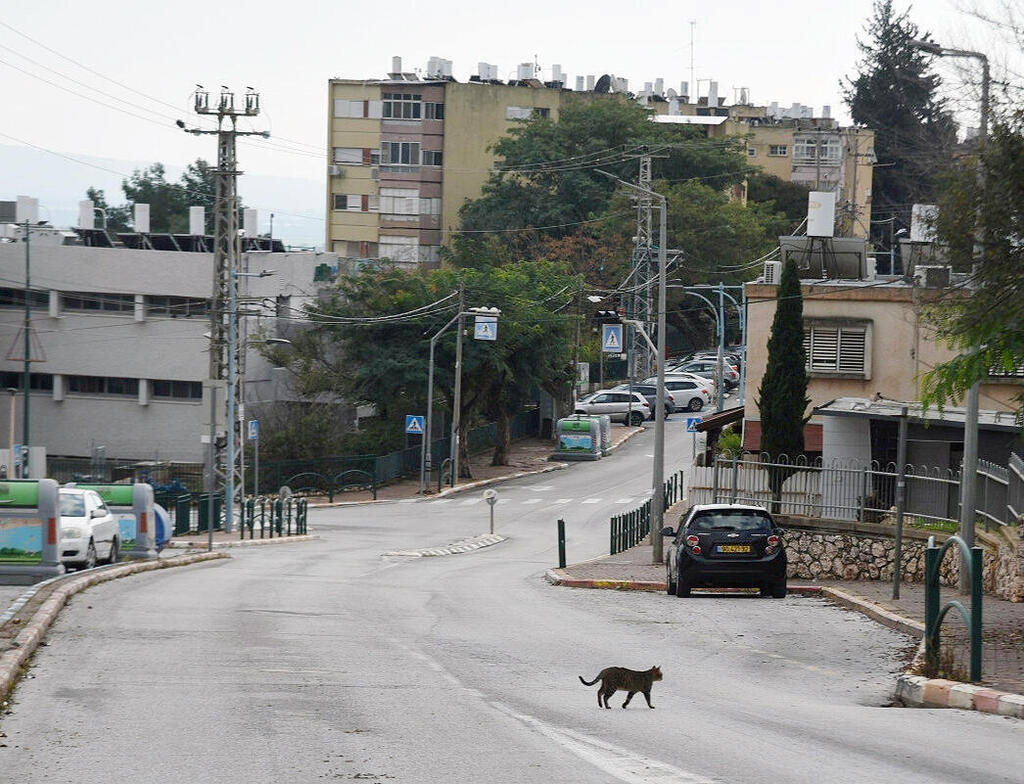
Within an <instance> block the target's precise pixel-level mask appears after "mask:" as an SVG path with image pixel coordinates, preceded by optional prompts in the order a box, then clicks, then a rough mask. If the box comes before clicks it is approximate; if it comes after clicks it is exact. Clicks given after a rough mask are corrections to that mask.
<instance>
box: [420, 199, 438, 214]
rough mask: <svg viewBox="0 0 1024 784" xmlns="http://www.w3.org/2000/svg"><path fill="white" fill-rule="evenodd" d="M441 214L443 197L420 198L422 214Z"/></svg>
mask: <svg viewBox="0 0 1024 784" xmlns="http://www.w3.org/2000/svg"><path fill="white" fill-rule="evenodd" d="M440 214H441V199H440V197H432V198H421V199H420V215H440Z"/></svg>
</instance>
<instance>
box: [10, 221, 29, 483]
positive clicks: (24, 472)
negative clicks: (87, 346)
mask: <svg viewBox="0 0 1024 784" xmlns="http://www.w3.org/2000/svg"><path fill="white" fill-rule="evenodd" d="M31 236H32V231H31V228H30V222H29V220H28V219H26V220H25V346H24V351H25V357H24V359H25V366H24V368H23V370H22V376H21V387H22V390H21V391H22V394H23V395H24V397H25V399H24V400H23V401H22V406H23V414H22V423H21V426H22V430H23V432H22V436H21V450H22V454H23V455H25V458H24V467H23V468H22V469H21V473H20V476H22V477H26V476H28V471H29V468H28V445H29V443H30V441H29V435H30V434H29V426H28V425H29V400H30V399H31V397H32V395H31V394H30V393H31V391H32V276H31V256H30V254H29V248H30V247H31V243H30V241H29V240H30V237H31ZM10 459H11V461H13V460H14V454H13V453H12V454H11V457H10Z"/></svg>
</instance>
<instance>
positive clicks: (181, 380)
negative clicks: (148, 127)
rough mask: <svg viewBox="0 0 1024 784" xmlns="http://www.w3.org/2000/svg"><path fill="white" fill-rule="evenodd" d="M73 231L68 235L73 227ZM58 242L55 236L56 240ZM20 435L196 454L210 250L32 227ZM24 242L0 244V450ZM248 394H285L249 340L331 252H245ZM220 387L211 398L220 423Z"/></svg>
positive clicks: (88, 446)
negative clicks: (51, 233) (44, 233)
mask: <svg viewBox="0 0 1024 784" xmlns="http://www.w3.org/2000/svg"><path fill="white" fill-rule="evenodd" d="M71 236H73V235H71ZM58 241H59V240H58ZM30 248H31V262H30V263H31V289H30V290H29V291H28V293H27V297H28V300H29V309H30V314H31V321H30V330H29V332H30V351H29V358H30V360H31V363H30V364H31V374H30V380H31V383H30V386H31V399H30V407H29V408H30V421H29V432H30V436H29V441H30V443H31V444H32V445H33V446H44V447H45V448H46V451H47V454H48V455H49V456H68V457H92V456H94V455H95V454H97V452H98V451H100V450H101V451H102V453H103V454H105V455H106V456H108V457H112V458H113V457H117V458H123V459H135V460H170V461H182V462H197V463H198V462H202V461H203V459H204V456H205V450H206V448H207V447H206V446H205V444H204V443H203V441H204V438H206V435H207V434H208V433H209V427H210V413H209V412H210V402H209V397H208V396H209V394H210V392H209V386H208V381H207V379H208V377H209V348H208V346H209V340H208V338H207V335H208V333H209V329H210V326H209V324H210V322H209V299H210V293H211V286H212V280H213V255H212V254H210V253H203V252H195V253H193V252H184V251H158V250H133V249H128V248H123V247H116V248H101V247H86V246H83V245H80V244H73V245H65V244H57V243H56V242H54V243H47V242H45V241H44V240H43V239H42V238H41V237H36V236H33V237H32V242H31V244H30ZM25 258H26V248H25V244H24V242H21V241H14V242H0V269H2V270H3V271H4V272H3V282H2V284H0V335H2V338H3V343H4V353H3V354H0V381H2V384H3V387H4V388H7V389H11V390H15V393H14V399H13V400H12V402H13V408H14V409H15V412H16V421H15V432H14V434H13V438H12V437H11V436H12V434H11V433H10V432H9V430H10V426H9V424H8V417H7V416H6V415H5V416H3V417H0V419H2V420H3V424H2V425H0V433H2V436H0V437H2V438H3V441H2V442H0V446H3V447H4V448H5V449H6V447H7V444H8V443H9V442H14V443H21V441H22V434H23V432H24V422H23V416H22V414H23V411H24V408H23V400H22V383H23V368H24V355H25V352H24V348H23V342H24V319H25V300H26V289H25V285H24V279H25V277H24V276H25V266H26V264H25ZM242 264H243V268H249V269H252V270H253V271H256V272H258V271H260V270H262V269H273V270H275V274H274V275H272V276H269V277H265V278H256V277H253V278H243V279H241V282H240V295H241V297H242V299H241V302H243V303H247V304H244V305H243V307H245V308H246V310H248V311H251V312H253V313H260V314H263V315H252V316H247V317H245V318H243V319H242V322H243V324H242V328H241V331H242V335H243V340H244V341H245V345H246V346H247V350H246V368H245V384H244V389H245V398H246V399H247V400H251V401H266V400H272V399H276V398H278V397H279V396H281V395H282V394H286V388H285V387H284V386H283V380H282V379H280V378H278V376H280V373H279V372H275V371H274V369H273V368H272V367H270V366H269V365H268V363H267V362H266V361H265V360H264V359H263V357H262V356H261V355H260V353H259V351H258V348H257V347H256V346H255V345H254V341H255V340H256V338H257V336H258V337H260V338H266V337H276V336H278V335H279V330H280V331H283V330H284V326H283V325H284V324H286V323H292V322H291V321H290V320H289V321H284V320H283V319H278V318H277V317H278V316H282V317H284V316H287V315H289V314H292V313H293V309H294V308H301V306H302V305H303V304H304V303H305V302H308V301H310V300H311V298H313V297H315V296H316V290H317V287H318V286H319V285H320V284H319V283H317V282H316V281H315V278H318V277H319V278H321V279H322V278H324V277H325V276H324V271H325V270H331V271H332V272H336V269H337V263H336V258H335V257H334V256H333V255H331V254H318V253H259V254H256V253H253V254H244V255H243V259H242ZM222 401H223V393H222V394H221V395H218V402H219V404H218V406H217V410H218V416H219V418H220V422H221V423H220V426H219V430H220V431H223V405H222Z"/></svg>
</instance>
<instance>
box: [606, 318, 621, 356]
mask: <svg viewBox="0 0 1024 784" xmlns="http://www.w3.org/2000/svg"><path fill="white" fill-rule="evenodd" d="M601 350H602V351H603V352H604V353H606V354H621V353H622V325H621V324H605V325H603V327H602V331H601Z"/></svg>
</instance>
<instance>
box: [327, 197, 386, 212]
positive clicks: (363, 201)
mask: <svg viewBox="0 0 1024 784" xmlns="http://www.w3.org/2000/svg"><path fill="white" fill-rule="evenodd" d="M332 195H333V197H334V209H335V210H337V211H342V210H343V211H345V212H377V207H378V204H379V203H380V200H379V199H378V198H377V197H376V196H371V195H369V194H366V193H335V194H332Z"/></svg>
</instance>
